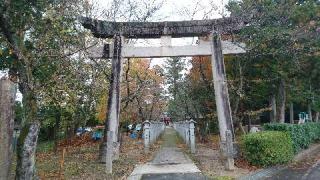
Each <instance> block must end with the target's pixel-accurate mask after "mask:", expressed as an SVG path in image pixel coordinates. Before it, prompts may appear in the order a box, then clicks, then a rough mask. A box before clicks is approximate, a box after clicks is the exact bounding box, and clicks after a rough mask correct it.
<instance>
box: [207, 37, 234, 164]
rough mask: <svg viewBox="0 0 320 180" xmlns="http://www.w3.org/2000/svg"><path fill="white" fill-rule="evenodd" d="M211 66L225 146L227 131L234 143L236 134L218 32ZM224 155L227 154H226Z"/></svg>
mask: <svg viewBox="0 0 320 180" xmlns="http://www.w3.org/2000/svg"><path fill="white" fill-rule="evenodd" d="M211 64H212V73H213V82H214V92H215V100H216V107H217V115H218V121H219V131H220V139H221V145H222V146H225V145H226V141H227V137H226V131H227V130H229V131H230V132H231V135H232V136H231V137H232V141H233V139H234V138H233V135H234V133H233V124H232V116H231V108H230V102H229V93H228V84H227V78H226V72H225V66H224V60H223V54H222V47H221V37H220V34H217V33H216V32H213V34H212V57H211ZM221 148H222V149H221V150H222V151H225V150H226V147H221ZM224 154H226V152H224ZM230 166H231V165H230ZM226 168H227V166H226Z"/></svg>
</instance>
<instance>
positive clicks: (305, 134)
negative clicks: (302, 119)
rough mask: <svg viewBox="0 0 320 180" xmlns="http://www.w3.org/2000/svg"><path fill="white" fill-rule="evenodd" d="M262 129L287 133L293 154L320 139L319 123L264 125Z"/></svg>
mask: <svg viewBox="0 0 320 180" xmlns="http://www.w3.org/2000/svg"><path fill="white" fill-rule="evenodd" d="M263 127H264V129H265V130H268V131H270V130H271V131H285V132H288V134H289V135H290V137H291V139H292V142H293V149H294V152H295V153H298V152H299V151H301V150H302V149H306V148H308V147H309V145H310V144H311V143H312V142H314V141H316V140H319V139H320V123H305V124H285V123H272V124H264V125H263Z"/></svg>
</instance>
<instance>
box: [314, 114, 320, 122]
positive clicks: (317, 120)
mask: <svg viewBox="0 0 320 180" xmlns="http://www.w3.org/2000/svg"><path fill="white" fill-rule="evenodd" d="M319 116H320V113H319V112H316V117H315V119H314V121H315V122H319Z"/></svg>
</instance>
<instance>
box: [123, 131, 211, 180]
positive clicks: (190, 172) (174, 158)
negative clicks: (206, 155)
mask: <svg viewBox="0 0 320 180" xmlns="http://www.w3.org/2000/svg"><path fill="white" fill-rule="evenodd" d="M163 140H164V142H163V144H162V146H161V149H160V150H159V151H158V152H157V154H156V156H155V157H154V159H153V160H152V161H151V162H149V163H146V164H143V165H139V166H137V167H136V168H135V169H134V170H133V172H132V173H131V175H130V176H129V178H128V179H129V180H140V179H141V180H151V179H152V180H169V179H170V180H171V179H175V180H180V179H181V180H204V179H207V178H205V177H204V176H203V175H202V174H201V172H200V170H199V169H198V168H197V166H196V165H195V164H194V163H193V162H192V160H191V159H190V158H189V157H188V156H187V155H186V154H184V153H183V152H182V151H181V150H180V149H179V148H178V147H177V140H178V137H177V133H176V132H175V130H174V129H173V128H171V127H166V129H165V132H164V135H163Z"/></svg>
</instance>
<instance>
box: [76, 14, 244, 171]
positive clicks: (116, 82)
mask: <svg viewBox="0 0 320 180" xmlns="http://www.w3.org/2000/svg"><path fill="white" fill-rule="evenodd" d="M80 21H81V23H82V25H83V26H84V27H85V28H88V29H90V30H91V32H92V34H93V35H94V36H95V37H97V38H112V39H113V41H112V43H111V44H106V45H105V46H104V47H103V48H100V49H99V48H97V49H96V50H95V53H93V54H92V57H93V58H112V74H111V82H110V90H109V99H108V116H107V120H106V127H107V128H106V129H105V135H106V136H105V137H104V144H103V146H104V148H103V149H107V150H106V167H107V172H112V160H113V159H116V158H117V157H118V153H119V149H118V148H119V142H118V126H119V116H120V82H121V72H122V66H123V59H124V58H154V57H179V56H211V58H212V72H213V81H214V90H215V99H216V106H217V114H218V121H219V130H220V140H221V150H222V152H223V154H224V155H225V157H226V163H225V167H226V169H229V170H231V169H233V168H234V159H233V156H232V152H233V142H234V133H233V131H234V130H233V123H232V116H231V109H230V102H229V94H228V87H227V79H226V73H225V66H224V61H223V54H239V53H245V50H244V49H243V48H241V47H240V46H237V45H235V44H233V43H232V42H230V41H221V34H230V33H232V32H234V31H237V30H239V29H240V28H242V27H243V26H244V25H245V24H244V22H243V21H242V20H241V19H235V18H222V19H214V20H192V21H171V22H109V21H101V20H95V19H91V18H81V19H80ZM182 37H200V38H199V43H198V44H197V45H188V46H172V44H171V39H172V38H182ZM205 37H206V38H205ZM208 37H209V38H208ZM125 38H126V39H141V38H142V39H147V38H160V39H161V46H160V47H135V46H132V45H130V44H128V43H126V41H125ZM106 142H108V144H107V143H106Z"/></svg>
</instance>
